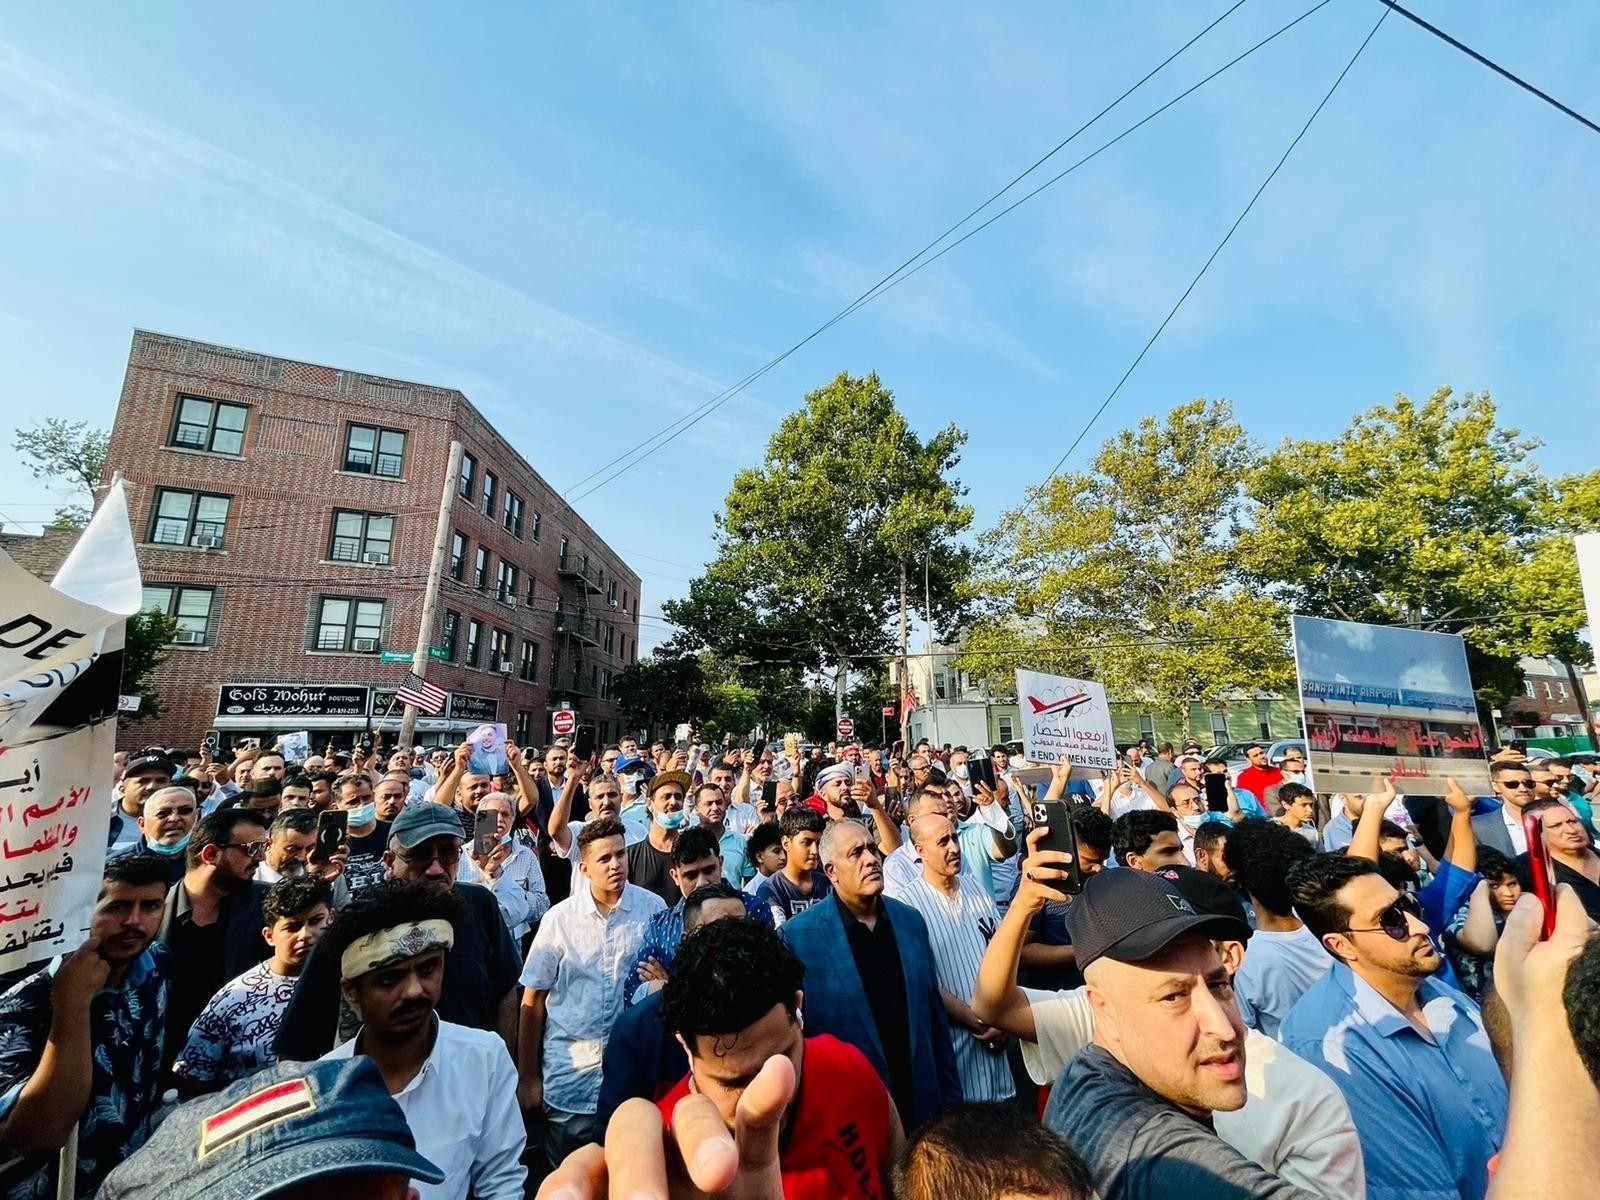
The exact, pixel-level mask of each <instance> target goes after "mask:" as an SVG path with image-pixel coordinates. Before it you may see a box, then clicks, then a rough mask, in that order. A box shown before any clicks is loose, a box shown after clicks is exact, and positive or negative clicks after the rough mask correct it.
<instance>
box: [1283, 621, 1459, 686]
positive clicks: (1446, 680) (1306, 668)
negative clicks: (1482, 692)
mask: <svg viewBox="0 0 1600 1200" xmlns="http://www.w3.org/2000/svg"><path fill="white" fill-rule="evenodd" d="M1294 632H1295V657H1296V661H1297V664H1298V666H1299V669H1300V671H1301V672H1302V674H1303V677H1304V678H1306V679H1312V680H1317V681H1319V682H1322V683H1356V684H1369V685H1371V686H1374V687H1390V688H1392V687H1400V688H1408V689H1412V690H1415V691H1423V692H1440V693H1443V694H1445V695H1450V696H1459V697H1462V698H1464V700H1465V701H1466V702H1467V703H1468V704H1470V703H1471V702H1472V676H1471V675H1470V674H1469V672H1468V670H1467V653H1466V649H1465V647H1464V646H1463V644H1462V642H1461V639H1460V638H1459V637H1457V636H1455V635H1454V634H1445V633H1432V632H1429V631H1426V630H1421V629H1391V628H1389V627H1387V626H1383V625H1363V624H1359V623H1356V622H1351V621H1324V620H1319V619H1318V618H1316V617H1296V618H1295V620H1294Z"/></svg>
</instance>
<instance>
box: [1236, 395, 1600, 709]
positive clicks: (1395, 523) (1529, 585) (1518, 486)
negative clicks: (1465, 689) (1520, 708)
mask: <svg viewBox="0 0 1600 1200" xmlns="http://www.w3.org/2000/svg"><path fill="white" fill-rule="evenodd" d="M1538 445H1539V443H1538V442H1537V441H1535V440H1533V439H1529V438H1524V437H1523V436H1522V434H1521V433H1520V432H1519V431H1518V430H1515V429H1508V428H1502V427H1501V426H1500V425H1499V424H1498V423H1497V420H1496V412H1495V406H1494V402H1493V400H1492V399H1491V398H1490V396H1489V395H1488V394H1487V393H1477V394H1474V393H1471V392H1469V393H1466V394H1465V395H1462V396H1456V395H1455V394H1454V393H1452V391H1451V390H1450V389H1449V388H1441V389H1439V390H1438V391H1436V392H1434V393H1433V395H1431V396H1429V397H1428V398H1427V400H1425V401H1423V402H1422V403H1420V404H1418V403H1416V402H1414V401H1412V400H1410V399H1408V398H1407V397H1405V396H1396V397H1395V400H1394V403H1393V404H1390V405H1379V406H1377V407H1375V408H1373V409H1371V410H1369V411H1367V412H1365V413H1362V414H1360V415H1358V416H1357V417H1356V418H1355V419H1354V420H1353V421H1352V422H1351V424H1350V426H1349V428H1348V429H1346V430H1345V431H1344V432H1343V433H1342V434H1340V435H1339V436H1338V437H1337V438H1335V439H1333V440H1331V441H1285V442H1284V443H1283V444H1282V445H1281V446H1280V447H1279V448H1278V449H1277V450H1276V451H1274V452H1273V453H1272V454H1270V455H1268V456H1266V457H1265V459H1264V460H1263V461H1262V463H1261V466H1260V469H1259V470H1257V471H1256V472H1254V473H1253V475H1252V476H1251V478H1250V480H1249V484H1248V486H1249V492H1250V496H1251V498H1252V499H1253V500H1254V501H1255V502H1256V504H1257V506H1258V507H1257V511H1256V513H1255V514H1254V520H1253V521H1252V524H1251V528H1250V529H1249V530H1248V531H1247V532H1246V533H1245V535H1244V536H1243V538H1242V539H1241V544H1240V549H1241V554H1242V556H1243V559H1244V561H1245V563H1246V564H1247V566H1248V568H1249V571H1250V573H1251V575H1252V577H1253V578H1254V579H1256V580H1257V581H1258V582H1259V583H1260V584H1261V585H1263V586H1265V587H1268V588H1270V589H1271V590H1272V591H1273V592H1274V593H1275V594H1277V595H1278V596H1280V597H1281V598H1282V599H1283V600H1284V601H1285V602H1287V603H1288V604H1290V605H1291V606H1292V607H1293V608H1294V609H1295V610H1296V611H1297V612H1302V613H1307V614H1311V615H1316V616H1326V617H1334V618H1338V619H1341V620H1350V621H1368V622H1372V623H1375V624H1406V625H1412V626H1414V627H1416V628H1420V629H1439V630H1445V631H1448V632H1459V633H1461V634H1462V635H1463V636H1464V637H1465V639H1466V642H1467V646H1468V649H1469V658H1470V659H1471V663H1472V668H1473V677H1474V681H1475V684H1476V686H1477V688H1478V693H1479V698H1480V700H1482V701H1484V702H1485V703H1486V704H1487V705H1491V706H1492V705H1503V704H1504V703H1505V702H1506V701H1508V700H1509V699H1510V695H1511V693H1512V692H1513V691H1514V690H1515V689H1516V688H1517V687H1518V685H1519V683H1520V673H1519V672H1518V671H1517V670H1516V658H1517V657H1518V656H1519V655H1522V654H1533V655H1544V654H1554V655H1558V656H1561V657H1568V658H1570V657H1572V656H1574V655H1579V654H1581V651H1580V649H1579V646H1578V643H1577V631H1578V629H1579V627H1580V626H1581V625H1582V624H1583V615H1582V597H1581V594H1580V590H1579V584H1578V579H1577V571H1576V566H1575V562H1574V556H1573V549H1572V542H1571V537H1570V534H1571V532H1574V531H1576V530H1577V529H1579V528H1582V527H1584V526H1585V525H1587V527H1589V528H1593V527H1594V525H1593V522H1594V520H1595V518H1596V517H1597V516H1600V512H1597V511H1596V510H1597V509H1600V483H1597V480H1600V473H1591V474H1589V475H1586V476H1574V477H1570V478H1568V479H1564V480H1559V481H1552V480H1550V479H1549V478H1547V477H1546V476H1544V475H1543V474H1541V473H1540V471H1539V469H1538V467H1537V465H1536V464H1535V463H1534V461H1533V459H1532V457H1531V455H1532V452H1533V451H1534V450H1535V449H1537V447H1538Z"/></svg>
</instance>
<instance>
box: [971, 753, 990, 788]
mask: <svg viewBox="0 0 1600 1200" xmlns="http://www.w3.org/2000/svg"><path fill="white" fill-rule="evenodd" d="M967 781H968V782H969V783H971V784H972V786H973V787H974V788H976V787H977V786H978V785H979V784H980V783H981V784H982V785H983V786H984V787H986V788H988V789H989V790H990V791H991V792H992V791H994V760H993V759H992V758H990V757H989V756H988V755H987V754H974V755H972V756H971V757H970V758H968V759H967Z"/></svg>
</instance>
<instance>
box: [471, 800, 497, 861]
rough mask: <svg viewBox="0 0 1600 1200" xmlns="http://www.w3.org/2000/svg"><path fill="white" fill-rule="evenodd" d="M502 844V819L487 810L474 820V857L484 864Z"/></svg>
mask: <svg viewBox="0 0 1600 1200" xmlns="http://www.w3.org/2000/svg"><path fill="white" fill-rule="evenodd" d="M499 844H500V818H499V816H498V815H496V814H495V813H494V812H492V811H490V810H488V809H485V810H484V811H482V812H480V813H478V815H477V816H475V817H474V818H473V819H472V857H473V858H475V859H477V860H478V861H479V862H482V861H483V860H484V859H486V858H488V857H489V855H491V854H493V853H494V848H495V847H496V846H498V845H499Z"/></svg>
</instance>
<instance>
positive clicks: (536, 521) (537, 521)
mask: <svg viewBox="0 0 1600 1200" xmlns="http://www.w3.org/2000/svg"><path fill="white" fill-rule="evenodd" d="M543 524H544V517H542V516H541V515H540V514H538V513H534V514H533V530H532V533H533V540H534V541H536V542H537V541H538V540H539V527H540V526H541V525H543Z"/></svg>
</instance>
